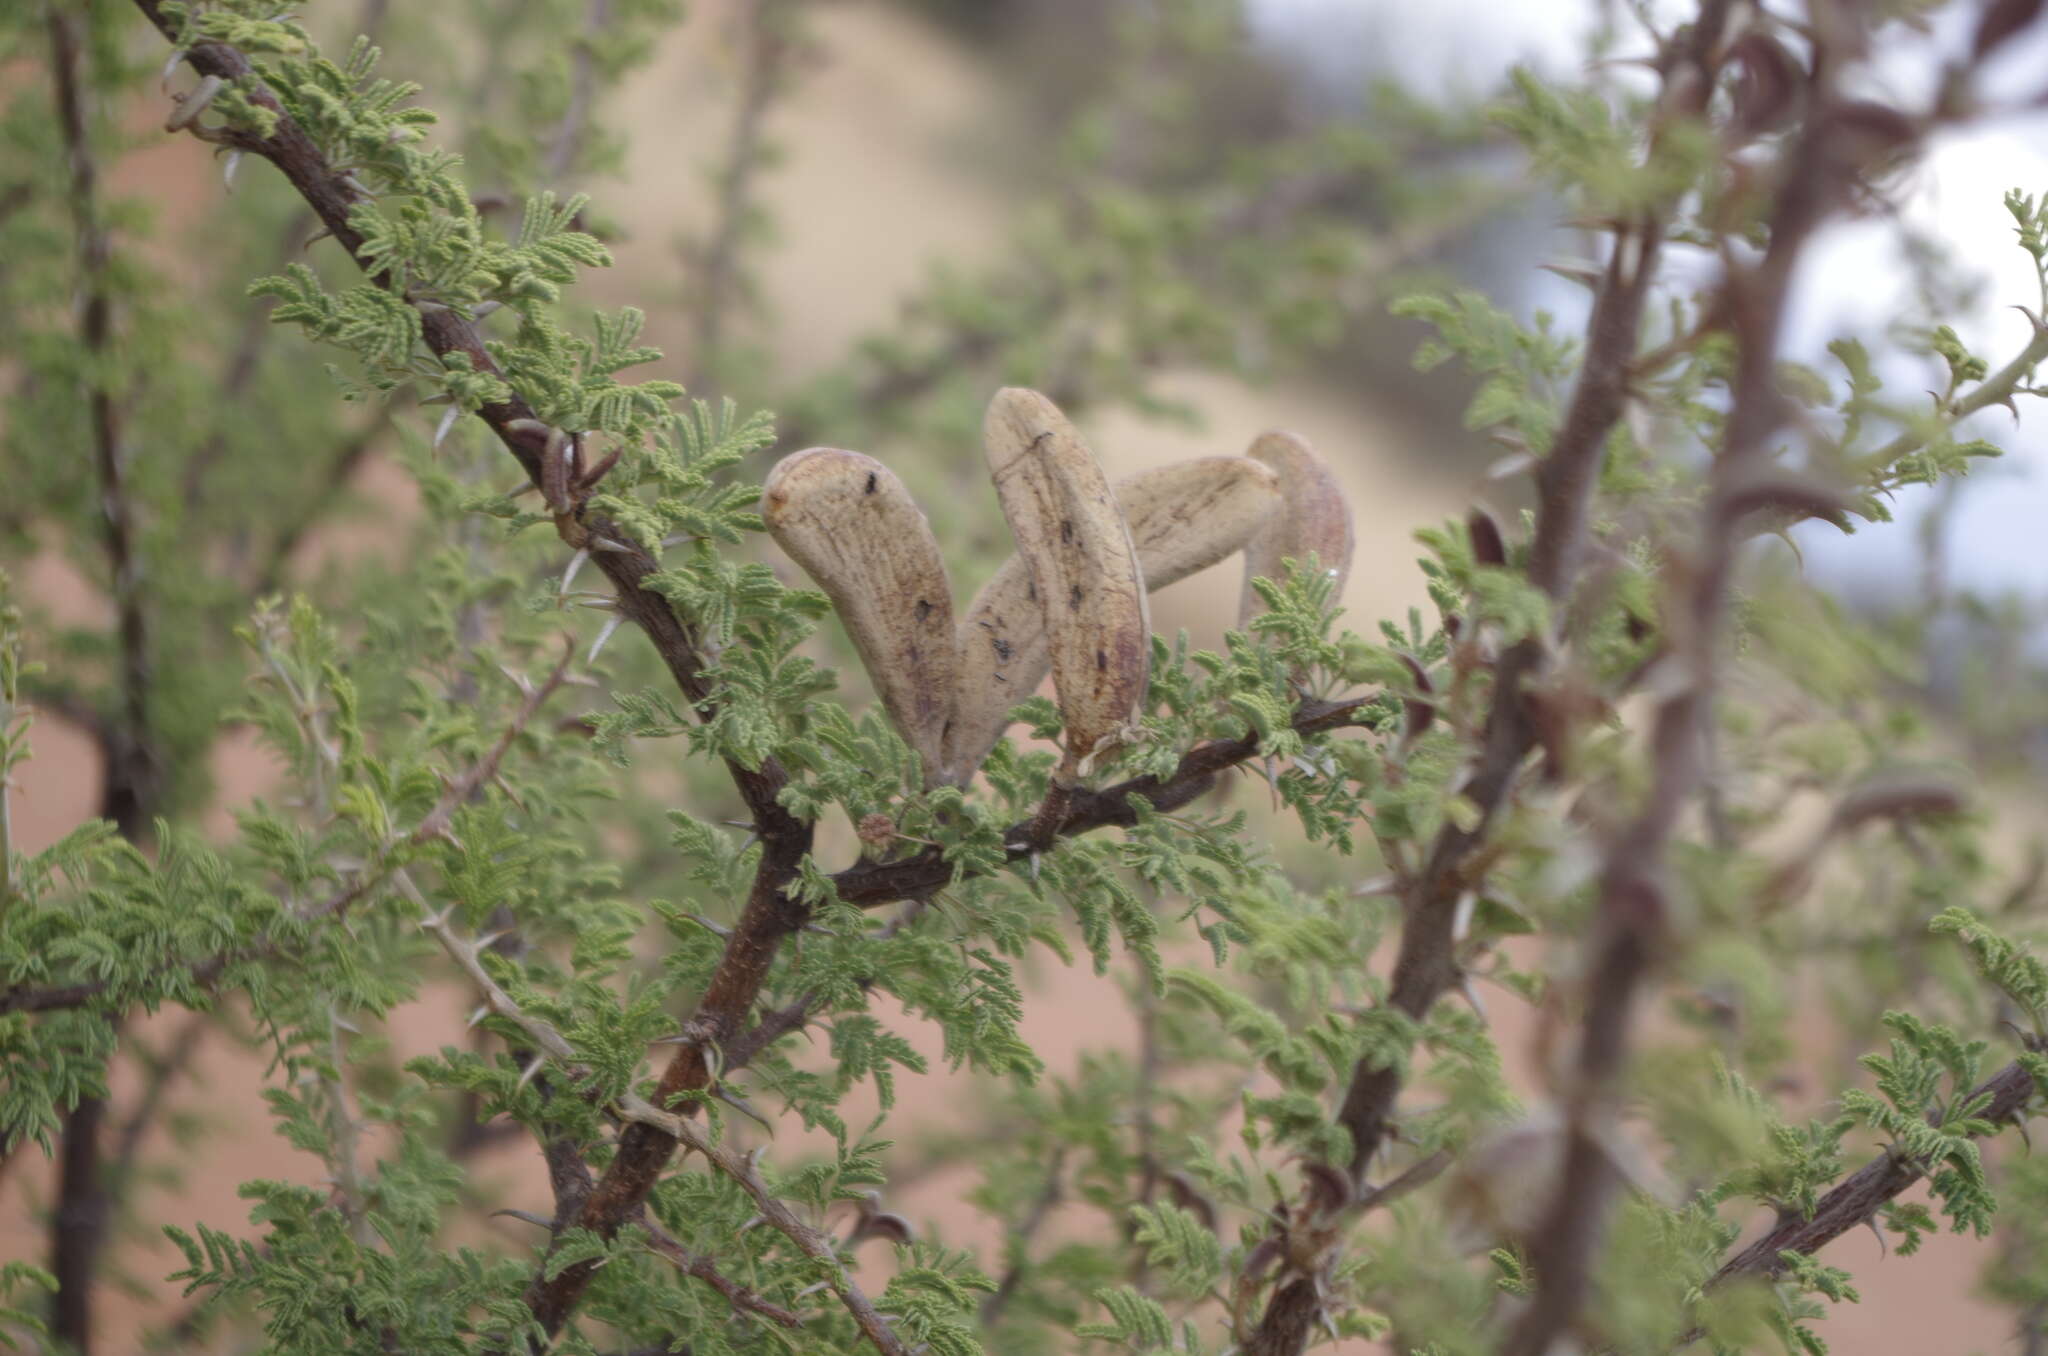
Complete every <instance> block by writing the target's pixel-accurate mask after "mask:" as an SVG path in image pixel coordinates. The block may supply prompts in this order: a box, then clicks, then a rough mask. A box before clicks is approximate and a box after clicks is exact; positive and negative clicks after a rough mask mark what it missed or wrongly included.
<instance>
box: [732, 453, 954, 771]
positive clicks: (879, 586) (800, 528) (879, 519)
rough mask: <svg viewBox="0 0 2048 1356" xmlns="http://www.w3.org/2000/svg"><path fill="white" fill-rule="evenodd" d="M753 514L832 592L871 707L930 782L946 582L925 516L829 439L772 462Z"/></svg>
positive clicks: (935, 763) (943, 683) (949, 623)
mask: <svg viewBox="0 0 2048 1356" xmlns="http://www.w3.org/2000/svg"><path fill="white" fill-rule="evenodd" d="M761 517H762V519H763V520H764V521H765V522H766V523H767V525H768V535H769V536H771V537H773V538H775V540H776V543H777V544H778V545H780V546H781V547H782V549H783V550H785V551H787V552H788V553H789V556H790V559H792V560H794V561H796V563H797V564H799V565H801V566H802V567H803V568H804V572H805V573H806V574H808V575H810V577H811V578H812V579H813V580H815V581H816V582H817V585H818V587H819V588H821V589H823V590H824V591H825V596H826V597H828V598H830V599H831V600H832V606H833V609H834V610H835V611H837V612H838V614H839V620H840V621H841V622H842V623H844V624H845V626H846V633H847V635H849V636H850V637H852V639H853V645H854V648H855V649H856V650H858V651H859V652H860V660H861V663H862V664H863V665H864V666H865V667H866V668H867V671H868V677H869V678H870V679H872V680H873V682H874V685H875V692H876V694H877V695H878V696H880V697H881V699H882V709H883V710H884V711H886V712H888V715H889V719H890V720H891V721H893V722H894V723H895V725H896V728H897V729H898V730H899V731H901V732H902V734H903V738H904V739H905V740H906V741H908V742H909V744H910V747H911V748H913V749H915V750H917V754H918V757H919V758H920V759H922V760H923V762H924V774H925V780H926V781H927V783H932V784H936V781H937V778H938V775H939V770H940V766H941V764H940V738H941V736H942V735H943V734H944V732H945V727H946V716H947V713H948V711H949V709H950V705H951V703H950V694H951V693H952V691H953V685H954V679H953V673H954V668H955V662H954V650H953V592H952V586H951V584H950V583H949V582H948V581H947V578H946V563H945V561H944V560H943V559H942V558H941V557H940V555H939V544H938V542H937V541H936V540H935V539H934V538H933V537H932V529H931V524H930V523H928V522H926V521H925V516H924V514H923V513H921V512H919V511H918V507H917V504H916V502H915V501H914V500H912V499H911V497H910V492H909V491H908V490H906V489H904V488H903V482H902V481H900V480H898V479H897V478H896V476H895V475H894V474H893V473H892V472H891V471H890V470H889V468H888V467H886V466H884V465H882V463H880V462H878V461H876V460H875V459H874V458H873V457H865V456H862V455H861V454H860V453H858V452H842V451H840V450H839V449H838V448H835V447H814V448H811V449H810V450H808V451H805V452H795V453H791V454H790V455H789V456H787V457H784V458H783V459H782V460H781V461H779V462H777V463H776V464H775V469H774V470H772V471H770V472H769V473H768V484H767V486H766V488H765V489H764V490H763V492H762V495H761Z"/></svg>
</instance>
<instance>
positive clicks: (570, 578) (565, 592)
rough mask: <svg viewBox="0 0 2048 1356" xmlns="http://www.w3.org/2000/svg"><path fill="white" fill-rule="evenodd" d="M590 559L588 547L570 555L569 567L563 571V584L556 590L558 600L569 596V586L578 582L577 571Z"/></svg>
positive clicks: (556, 599)
mask: <svg viewBox="0 0 2048 1356" xmlns="http://www.w3.org/2000/svg"><path fill="white" fill-rule="evenodd" d="M588 559H590V550H589V548H588V547H585V548H583V549H581V550H578V551H577V552H576V554H575V555H573V556H570V557H569V568H568V569H566V570H563V571H562V585H561V587H560V588H559V589H557V590H556V591H555V601H556V602H560V601H562V600H563V599H564V598H567V597H568V596H569V586H570V585H571V584H574V583H575V582H576V572H577V571H578V570H580V569H582V568H583V562H584V561H586V560H588Z"/></svg>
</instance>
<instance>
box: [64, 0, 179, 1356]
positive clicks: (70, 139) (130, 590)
mask: <svg viewBox="0 0 2048 1356" xmlns="http://www.w3.org/2000/svg"><path fill="white" fill-rule="evenodd" d="M46 18H47V22H48V28H49V39H50V70H51V85H52V89H53V93H54V96H55V102H56V108H55V113H56V119H57V125H58V128H59V131H60V134H61V136H62V138H63V143H64V152H65V158H66V161H67V168H68V171H69V183H68V186H67V200H68V204H69V208H70V213H71V223H72V228H73V230H74V232H75V233H76V236H77V249H78V273H79V280H80V288H81V296H80V300H79V311H78V342H79V346H80V348H81V349H82V350H83V351H84V353H85V355H86V358H87V361H88V363H89V364H90V371H91V376H90V377H89V378H88V379H87V381H86V383H85V386H86V389H85V407H86V418H87V422H88V425H89V428H90V439H91V443H92V456H93V467H94V470H95V472H96V474H97V478H98V481H99V507H100V514H101V518H102V523H101V541H102V545H103V547H104V550H105V552H106V557H107V567H108V573H109V576H110V579H111V585H112V594H113V601H114V617H115V635H116V653H117V654H118V656H119V672H118V675H117V679H116V686H117V690H118V693H119V698H118V701H117V709H118V712H119V714H118V716H117V717H116V718H115V719H113V720H109V721H107V722H105V723H104V724H101V725H99V726H97V727H96V731H97V733H98V734H99V736H100V745H101V748H102V750H103V752H104V754H105V762H106V766H105V768H104V770H103V772H102V777H103V779H104V780H103V782H102V785H101V793H100V807H99V812H100V815H101V816H102V817H103V818H106V819H110V820H112V821H113V822H114V824H115V826H116V827H117V828H118V829H119V830H120V832H121V836H122V837H124V838H126V839H127V840H128V841H130V842H131V843H132V842H140V841H142V840H143V839H144V838H145V837H146V836H147V834H148V833H149V831H150V824H151V821H152V820H153V819H154V817H155V814H156V810H157V806H158V801H159V799H160V797H161V794H162V791H163V772H164V765H163V757H162V754H161V751H160V750H159V749H158V747H157V741H156V739H155V737H154V731H153V727H152V723H151V712H150V684H151V678H152V674H151V665H150V627H149V616H148V613H147V611H146V610H145V608H144V606H143V598H142V560H141V552H140V546H139V542H138V537H139V535H140V531H139V527H138V524H137V521H136V511H135V503H134V501H133V499H132V498H131V497H130V495H129V487H128V482H127V471H128V449H127V448H126V446H125V445H124V440H123V436H122V428H121V415H120V410H119V408H118V404H117V401H116V395H115V391H114V388H113V375H112V372H111V371H110V370H109V368H110V363H111V358H112V354H113V351H114V346H115V335H114V296H113V287H112V281H111V269H112V264H113V241H112V238H111V236H110V235H109V234H108V230H107V224H106V221H105V220H104V218H103V216H102V212H101V202H100V188H99V166H98V163H97V162H96V160H95V159H94V155H93V147H92V132H91V118H90V113H89V112H88V110H87V107H86V98H87V95H86V91H85V88H84V79H85V73H86V72H85V63H86V56H85V52H84V49H83V45H82V39H81V35H80V33H79V31H78V28H77V26H76V25H77V19H76V18H75V16H73V15H72V14H70V13H67V12H66V11H65V10H64V9H63V8H62V7H60V6H58V5H54V4H52V5H50V6H49V7H48V10H47V14H46ZM106 1120H107V1104H106V1101H105V1099H104V1098H100V1097H94V1096H85V1097H81V1098H79V1099H78V1101H77V1102H76V1103H75V1104H74V1105H73V1106H72V1108H71V1111H70V1112H69V1113H68V1114H67V1115H66V1116H65V1118H64V1129H63V1143H62V1145H61V1147H60V1149H59V1154H58V1158H59V1163H60V1168H59V1176H58V1186H57V1202H56V1207H55V1209H54V1210H53V1211H52V1212H51V1217H50V1270H51V1272H52V1273H53V1274H54V1275H55V1277H56V1280H57V1293H56V1297H55V1299H54V1301H53V1302H52V1310H51V1321H50V1335H51V1336H52V1337H53V1338H54V1339H55V1340H56V1341H57V1342H58V1343H59V1344H60V1345H62V1346H66V1347H68V1348H70V1349H71V1350H73V1351H76V1352H77V1353H79V1356H91V1353H92V1349H93V1290H94V1282H95V1280H96V1278H97V1275H98V1271H99V1261H100V1251H101V1248H102V1246H103V1244H104V1243H105V1240H106V1229H107V1219H108V1216H109V1215H110V1214H111V1213H112V1210H113V1205H114V1197H113V1193H112V1191H111V1190H110V1189H109V1185H108V1181H107V1176H106V1165H105V1161H104V1157H103V1146H102V1145H101V1143H100V1140H101V1134H102V1131H103V1129H104V1127H105V1123H106Z"/></svg>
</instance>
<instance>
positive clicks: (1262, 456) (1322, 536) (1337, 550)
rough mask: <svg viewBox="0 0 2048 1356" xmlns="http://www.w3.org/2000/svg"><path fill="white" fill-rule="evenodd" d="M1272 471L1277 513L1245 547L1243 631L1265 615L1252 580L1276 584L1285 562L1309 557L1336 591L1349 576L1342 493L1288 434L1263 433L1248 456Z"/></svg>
mask: <svg viewBox="0 0 2048 1356" xmlns="http://www.w3.org/2000/svg"><path fill="white" fill-rule="evenodd" d="M1248 455H1249V456H1251V457H1252V458H1253V459H1255V460H1257V461H1262V462H1264V463H1265V464H1266V465H1268V466H1270V467H1272V468H1273V470H1274V472H1275V474H1277V475H1278V477H1279V481H1280V496H1281V502H1280V507H1279V508H1278V509H1277V510H1276V511H1275V512H1274V513H1273V516H1272V517H1270V518H1269V519H1267V520H1266V523H1265V525H1264V526H1263V527H1262V528H1260V530H1259V532H1258V533H1257V535H1255V536H1254V537H1253V538H1252V539H1251V540H1250V541H1249V542H1248V543H1246V545H1245V550H1244V559H1245V584H1244V591H1243V594H1242V595H1241V597H1240V600H1239V605H1238V623H1239V625H1243V624H1245V623H1247V622H1249V621H1251V619H1252V618H1253V617H1255V616H1257V615H1258V614H1259V613H1261V612H1263V611H1265V608H1266V604H1265V600H1264V599H1262V598H1260V597H1259V595H1258V592H1257V591H1256V590H1255V589H1253V588H1252V585H1251V581H1252V580H1254V579H1260V578H1264V579H1279V578H1281V577H1282V576H1283V575H1284V574H1285V573H1286V564H1285V562H1287V561H1289V560H1296V561H1301V560H1307V559H1308V558H1309V557H1310V556H1314V557H1315V558H1316V560H1317V562H1318V563H1319V564H1320V565H1321V566H1322V568H1323V569H1325V570H1327V571H1328V572H1329V575H1330V578H1331V579H1332V580H1333V581H1334V582H1335V584H1336V586H1337V588H1338V589H1339V590H1342V589H1343V587H1344V581H1345V580H1346V579H1348V578H1350V575H1351V552H1352V547H1353V545H1354V539H1353V536H1352V530H1351V507H1350V505H1349V504H1347V503H1346V502H1345V499H1344V487H1343V486H1342V485H1340V484H1338V482H1337V477H1336V474H1335V473H1334V472H1332V471H1331V470H1330V467H1329V465H1328V464H1327V463H1325V462H1324V461H1323V459H1322V458H1320V457H1318V456H1317V455H1316V454H1315V452H1314V451H1313V450H1312V449H1311V448H1310V447H1309V445H1308V443H1307V442H1306V441H1304V440H1303V439H1301V438H1299V437H1297V436H1295V435H1294V434H1292V433H1278V432H1275V433H1263V434H1260V435H1259V437H1258V438H1257V439H1255V440H1254V441H1253V443H1252V445H1251V449H1250V451H1249V453H1248Z"/></svg>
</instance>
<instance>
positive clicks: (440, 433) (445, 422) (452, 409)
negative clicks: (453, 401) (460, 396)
mask: <svg viewBox="0 0 2048 1356" xmlns="http://www.w3.org/2000/svg"><path fill="white" fill-rule="evenodd" d="M461 417H462V406H460V405H450V406H449V407H448V411H447V413H445V414H443V415H442V416H441V422H440V423H438V424H436V425H435V426H434V450H435V451H437V452H438V451H440V449H441V440H442V439H444V438H446V437H447V436H448V430H449V429H451V428H454V427H455V421H456V420H457V419H460V418H461Z"/></svg>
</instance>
